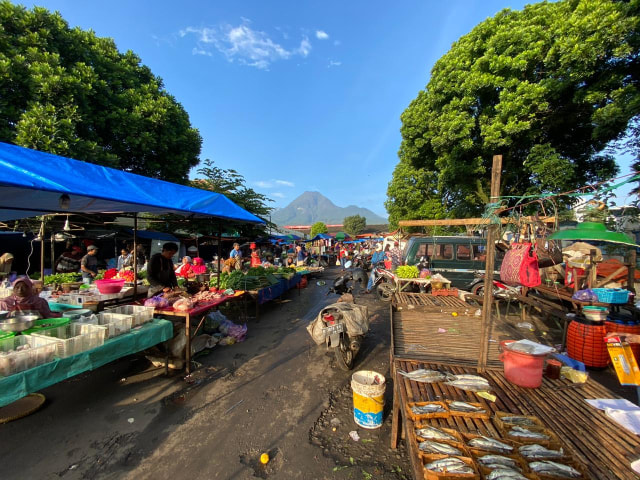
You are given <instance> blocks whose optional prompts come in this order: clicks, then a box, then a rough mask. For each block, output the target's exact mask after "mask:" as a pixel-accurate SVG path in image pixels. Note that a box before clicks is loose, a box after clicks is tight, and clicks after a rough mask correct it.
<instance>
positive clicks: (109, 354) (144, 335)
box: [0, 318, 173, 407]
mask: <svg viewBox="0 0 640 480" xmlns="http://www.w3.org/2000/svg"><path fill="white" fill-rule="evenodd" d="M172 336H173V324H172V323H171V322H170V321H168V320H162V319H157V318H156V319H154V320H153V321H151V322H149V323H145V324H144V325H142V326H141V327H140V328H138V329H136V330H132V331H131V332H129V333H126V334H124V335H120V336H118V337H115V338H111V339H109V340H107V341H105V342H104V345H102V346H100V347H97V348H94V349H93V350H88V351H86V352H82V353H79V354H77V355H73V356H71V357H67V358H57V359H55V360H54V361H53V362H49V363H45V364H44V365H40V366H38V367H35V368H31V369H29V370H25V371H24V372H20V373H16V374H15V375H11V376H9V377H1V378H0V407H4V406H5V405H8V404H10V403H12V402H15V401H16V400H19V399H20V398H22V397H24V396H26V395H28V394H30V393H33V392H37V391H38V390H42V389H43V388H46V387H48V386H50V385H53V384H54V383H58V382H61V381H62V380H66V379H67V378H71V377H73V376H74V375H78V374H79V373H82V372H86V371H88V370H94V369H96V368H98V367H101V366H102V365H105V364H107V363H109V362H112V361H113V360H117V359H118V358H122V357H126V356H127V355H131V354H133V353H137V352H139V351H141V350H145V349H147V348H149V347H152V346H154V345H157V344H158V343H161V342H164V341H166V340H169V339H170V338H171V337H172Z"/></svg>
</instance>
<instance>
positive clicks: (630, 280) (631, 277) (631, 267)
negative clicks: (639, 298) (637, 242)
mask: <svg viewBox="0 0 640 480" xmlns="http://www.w3.org/2000/svg"><path fill="white" fill-rule="evenodd" d="M627 258H628V262H629V263H628V264H627V268H628V275H627V290H629V291H630V292H632V293H636V287H635V279H636V249H635V248H630V249H629V254H628V256H627Z"/></svg>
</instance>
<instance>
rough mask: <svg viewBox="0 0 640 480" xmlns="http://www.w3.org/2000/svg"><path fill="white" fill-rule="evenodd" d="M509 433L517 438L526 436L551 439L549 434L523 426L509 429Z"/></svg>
mask: <svg viewBox="0 0 640 480" xmlns="http://www.w3.org/2000/svg"><path fill="white" fill-rule="evenodd" d="M509 435H511V436H512V437H517V438H526V439H528V440H549V435H546V434H544V433H542V432H532V431H531V430H527V429H526V428H523V427H513V428H512V429H511V430H509Z"/></svg>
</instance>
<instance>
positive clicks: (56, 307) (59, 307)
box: [49, 302, 82, 313]
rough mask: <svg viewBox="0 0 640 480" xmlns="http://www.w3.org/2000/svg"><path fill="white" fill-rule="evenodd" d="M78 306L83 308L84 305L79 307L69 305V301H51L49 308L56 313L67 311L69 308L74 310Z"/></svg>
mask: <svg viewBox="0 0 640 480" xmlns="http://www.w3.org/2000/svg"><path fill="white" fill-rule="evenodd" d="M76 308H82V307H79V306H76V305H69V304H67V303H56V302H49V309H50V310H51V311H52V312H55V313H60V312H66V311H67V310H74V309H76Z"/></svg>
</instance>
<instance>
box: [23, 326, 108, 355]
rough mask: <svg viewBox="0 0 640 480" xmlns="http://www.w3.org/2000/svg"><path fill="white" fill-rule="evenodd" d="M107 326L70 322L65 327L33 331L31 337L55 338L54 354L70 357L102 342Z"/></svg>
mask: <svg viewBox="0 0 640 480" xmlns="http://www.w3.org/2000/svg"><path fill="white" fill-rule="evenodd" d="M106 333H107V327H105V326H101V325H90V324H86V323H70V324H69V325H67V326H66V327H64V329H63V328H56V329H54V330H50V331H46V332H42V333H39V334H36V333H34V334H33V335H32V336H33V337H45V338H50V339H52V340H55V342H56V356H57V357H60V358H65V357H70V356H72V355H76V354H78V353H82V352H85V351H87V350H91V349H92V348H96V347H99V346H101V345H102V344H104V339H105V336H106Z"/></svg>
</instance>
